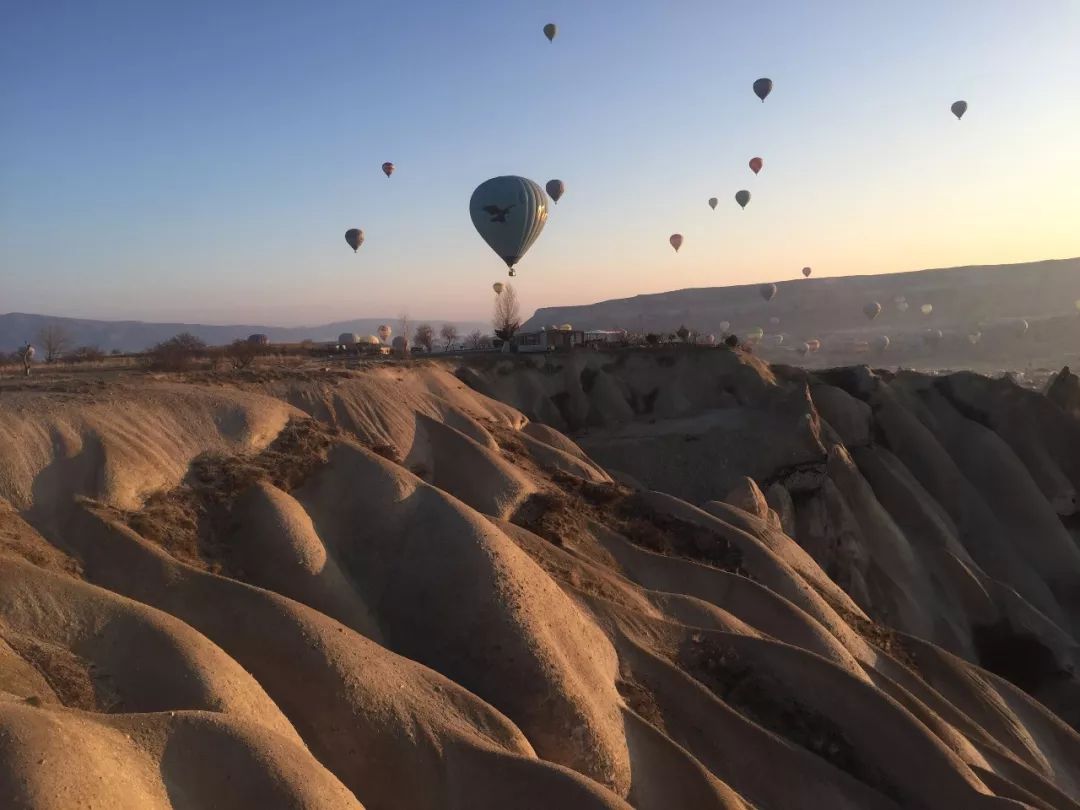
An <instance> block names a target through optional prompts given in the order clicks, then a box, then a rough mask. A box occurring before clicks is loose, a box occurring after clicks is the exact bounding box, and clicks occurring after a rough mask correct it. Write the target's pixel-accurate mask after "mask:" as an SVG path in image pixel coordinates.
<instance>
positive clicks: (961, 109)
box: [949, 101, 967, 121]
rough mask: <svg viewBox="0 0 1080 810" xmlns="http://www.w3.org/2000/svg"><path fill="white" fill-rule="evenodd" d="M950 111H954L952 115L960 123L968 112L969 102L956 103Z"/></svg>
mask: <svg viewBox="0 0 1080 810" xmlns="http://www.w3.org/2000/svg"><path fill="white" fill-rule="evenodd" d="M949 109H950V110H952V114H953V115H955V116H956V120H957V121H959V120H960V119H961V118H963V117H964V113H966V112H967V102H966V101H954V102H953V103H952V106H951V107H950V108H949Z"/></svg>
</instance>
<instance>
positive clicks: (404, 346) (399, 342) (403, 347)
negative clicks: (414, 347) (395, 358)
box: [390, 335, 409, 354]
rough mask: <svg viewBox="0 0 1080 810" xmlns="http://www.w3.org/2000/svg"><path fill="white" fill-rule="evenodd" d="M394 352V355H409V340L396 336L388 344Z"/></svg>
mask: <svg viewBox="0 0 1080 810" xmlns="http://www.w3.org/2000/svg"><path fill="white" fill-rule="evenodd" d="M390 345H391V347H392V348H393V350H394V354H408V353H409V339H408V338H407V337H403V336H401V335H398V336H397V337H396V338H394V342H393V343H391V344H390Z"/></svg>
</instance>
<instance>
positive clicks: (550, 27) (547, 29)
mask: <svg viewBox="0 0 1080 810" xmlns="http://www.w3.org/2000/svg"><path fill="white" fill-rule="evenodd" d="M557 33H559V29H558V28H556V27H555V23H548V24H547V25H545V26H544V36H545V37H547V38H548V42H554V41H555V35H556V34H557Z"/></svg>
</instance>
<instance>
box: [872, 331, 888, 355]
mask: <svg viewBox="0 0 1080 810" xmlns="http://www.w3.org/2000/svg"><path fill="white" fill-rule="evenodd" d="M891 342H892V341H890V340H889V336H888V335H878V336H877V337H876V338H874V348H875V349H877V350H878V351H879V352H883V351H885V350H886V349H887V348H889V344H890V343H891Z"/></svg>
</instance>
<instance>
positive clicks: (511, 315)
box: [491, 284, 521, 340]
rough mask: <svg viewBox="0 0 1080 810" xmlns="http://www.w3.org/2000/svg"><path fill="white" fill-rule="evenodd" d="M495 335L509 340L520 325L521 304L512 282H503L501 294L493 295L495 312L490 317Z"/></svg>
mask: <svg viewBox="0 0 1080 810" xmlns="http://www.w3.org/2000/svg"><path fill="white" fill-rule="evenodd" d="M491 323H492V326H493V327H494V328H495V336H496V337H498V338H499V339H500V340H510V339H511V338H513V337H514V333H515V332H517V330H518V329H519V328H520V327H521V306H520V305H519V304H518V298H517V291H516V290H515V289H514V285H513V284H504V285H503V291H502V294H501V295H497V296H495V313H494V316H493V317H492V319H491Z"/></svg>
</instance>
